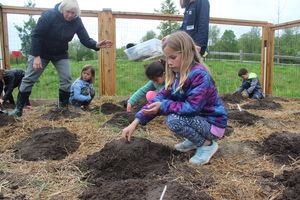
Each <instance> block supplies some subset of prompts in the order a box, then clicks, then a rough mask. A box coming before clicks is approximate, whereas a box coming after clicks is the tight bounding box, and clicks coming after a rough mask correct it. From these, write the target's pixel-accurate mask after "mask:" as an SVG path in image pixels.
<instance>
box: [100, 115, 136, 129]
mask: <svg viewBox="0 0 300 200" xmlns="http://www.w3.org/2000/svg"><path fill="white" fill-rule="evenodd" d="M134 115H135V114H134V113H132V112H131V113H128V112H120V113H116V114H115V115H113V117H112V118H111V119H110V120H108V121H107V122H106V123H105V125H110V126H114V127H117V128H125V127H127V126H128V125H129V124H130V123H131V122H132V121H133V120H134Z"/></svg>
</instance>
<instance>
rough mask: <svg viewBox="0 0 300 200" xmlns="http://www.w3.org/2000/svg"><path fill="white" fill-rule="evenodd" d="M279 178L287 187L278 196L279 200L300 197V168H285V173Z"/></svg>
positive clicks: (296, 199) (297, 198) (297, 199)
mask: <svg viewBox="0 0 300 200" xmlns="http://www.w3.org/2000/svg"><path fill="white" fill-rule="evenodd" d="M277 179H278V181H279V182H281V183H282V184H283V185H284V186H285V187H286V189H285V190H284V191H283V194H282V195H281V196H280V197H278V198H276V199H277V200H290V199H295V200H299V199H300V196H299V194H300V169H296V170H293V171H286V170H284V171H283V174H282V175H280V176H278V177H277Z"/></svg>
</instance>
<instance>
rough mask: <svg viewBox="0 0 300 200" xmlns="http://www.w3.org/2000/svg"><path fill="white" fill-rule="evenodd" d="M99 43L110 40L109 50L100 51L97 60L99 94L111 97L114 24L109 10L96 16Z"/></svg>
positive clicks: (114, 46)
mask: <svg viewBox="0 0 300 200" xmlns="http://www.w3.org/2000/svg"><path fill="white" fill-rule="evenodd" d="M98 27H99V41H101V40H111V41H112V42H113V46H112V47H111V48H106V49H100V51H99V54H98V60H99V73H100V74H99V94H100V95H108V96H113V95H115V94H116V51H115V49H116V22H115V18H114V17H113V15H112V11H111V10H108V9H106V10H103V11H101V12H99V14H98Z"/></svg>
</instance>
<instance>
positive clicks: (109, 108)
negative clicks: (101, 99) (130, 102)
mask: <svg viewBox="0 0 300 200" xmlns="http://www.w3.org/2000/svg"><path fill="white" fill-rule="evenodd" d="M121 111H124V108H122V107H121V106H118V105H116V104H113V103H104V104H102V105H101V112H102V113H103V114H105V115H110V114H113V113H116V112H121Z"/></svg>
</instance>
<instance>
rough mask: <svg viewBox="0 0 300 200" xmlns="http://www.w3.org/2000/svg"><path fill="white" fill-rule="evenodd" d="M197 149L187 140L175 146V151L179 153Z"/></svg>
mask: <svg viewBox="0 0 300 200" xmlns="http://www.w3.org/2000/svg"><path fill="white" fill-rule="evenodd" d="M196 148H197V147H196V146H195V145H194V143H192V142H191V141H189V140H187V139H186V140H184V141H183V142H181V143H179V144H176V145H175V149H176V150H177V151H181V152H188V151H190V150H192V149H196Z"/></svg>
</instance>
